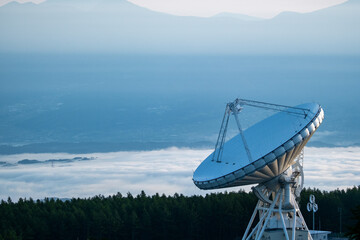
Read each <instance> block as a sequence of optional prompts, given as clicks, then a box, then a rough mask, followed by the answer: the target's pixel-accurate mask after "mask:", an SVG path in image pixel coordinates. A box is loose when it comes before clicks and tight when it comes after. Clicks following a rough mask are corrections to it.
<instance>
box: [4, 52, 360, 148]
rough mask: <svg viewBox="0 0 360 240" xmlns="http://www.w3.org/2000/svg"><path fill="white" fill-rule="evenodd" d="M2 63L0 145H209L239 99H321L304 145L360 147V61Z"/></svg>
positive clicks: (51, 59)
mask: <svg viewBox="0 0 360 240" xmlns="http://www.w3.org/2000/svg"><path fill="white" fill-rule="evenodd" d="M0 64H1V66H2V67H1V68H0V77H1V81H2V83H1V89H0V99H1V102H0V132H1V134H0V145H4V144H5V145H18V144H33V143H54V145H56V143H77V144H78V147H80V149H83V148H81V145H82V144H84V143H89V142H90V143H91V142H93V143H99V146H100V145H101V144H103V145H105V143H107V144H108V145H109V146H117V145H116V144H120V145H121V144H123V146H122V147H121V146H117V147H115V150H130V149H132V148H133V149H135V150H141V148H143V149H144V150H146V149H147V150H148V149H151V148H163V147H169V146H178V147H183V146H186V147H189V146H192V145H193V146H195V147H201V146H203V147H204V146H205V147H208V146H212V145H213V143H214V142H215V141H216V135H217V133H218V129H219V127H220V121H221V118H222V114H223V111H224V107H225V104H226V103H227V102H229V101H232V100H233V99H235V98H236V97H242V98H248V99H254V100H260V101H268V102H274V103H279V104H285V105H298V104H301V103H305V102H318V103H320V104H321V105H322V106H323V108H324V110H325V121H324V124H323V125H322V126H321V128H320V129H319V131H318V132H317V134H316V135H315V136H314V139H312V141H310V144H314V145H313V146H356V145H358V144H359V143H360V140H359V139H360V126H358V124H357V122H358V121H359V120H360V114H359V112H358V111H356V110H357V109H358V102H360V96H359V94H358V92H357V90H358V89H360V82H359V81H358V79H359V77H360V68H359V66H360V56H236V55H232V56H229V55H218V56H215V55H212V56H211V55H205V56H204V55H183V56H179V55H177V56H169V55H105V54H102V55H94V54H86V55H77V54H63V55H58V54H55V55H54V54H50V55H49V54H47V55H44V54H30V55H28V54H19V55H18V54H4V55H1V56H0ZM251 114H252V115H249V116H254V119H261V118H262V117H264V116H265V115H266V114H268V115H269V114H270V113H261V112H254V113H251ZM264 114H265V115H264ZM244 116H245V118H246V117H247V116H246V115H244ZM245 121H246V123H245V124H247V126H248V125H249V124H251V123H253V122H254V121H255V120H252V122H251V120H249V119H245ZM131 143H133V145H131ZM151 143H153V145H151ZM90 145H91V144H90ZM93 145H94V144H93ZM93 145H92V146H93ZM142 145H143V147H142ZM34 147H35V146H34ZM37 147H38V146H37ZM52 147H53V146H52ZM74 147H75V146H74ZM48 148H50V147H48ZM108 148H110V149H109V150H111V147H108ZM50 149H51V148H50Z"/></svg>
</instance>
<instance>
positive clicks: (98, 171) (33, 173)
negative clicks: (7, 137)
mask: <svg viewBox="0 0 360 240" xmlns="http://www.w3.org/2000/svg"><path fill="white" fill-rule="evenodd" d="M210 152H211V150H193V149H178V148H170V149H165V150H159V151H143V152H114V153H93V154H84V155H78V154H77V155H75V154H67V153H57V154H18V155H2V156H0V161H6V162H8V163H16V162H18V161H19V160H23V159H36V160H40V161H45V160H48V159H65V158H66V159H72V158H74V157H79V156H81V157H94V158H96V159H95V160H90V161H76V162H72V163H54V165H53V166H52V165H51V163H44V164H30V165H20V164H19V165H15V166H11V167H0V199H7V197H8V196H10V197H11V198H12V199H13V200H17V199H18V198H20V197H23V198H24V197H26V198H29V197H32V198H34V199H42V198H45V197H60V198H72V197H91V196H94V195H98V194H102V195H105V196H107V195H112V194H116V193H117V192H121V193H122V194H126V193H127V192H131V193H132V194H138V193H139V192H140V191H141V190H144V191H145V192H146V193H147V194H155V193H159V194H163V193H164V194H166V195H173V194H174V193H176V192H177V193H182V194H184V195H192V194H206V193H209V191H201V190H199V189H197V188H196V187H195V185H194V184H193V182H192V180H191V179H192V173H193V171H194V170H195V169H196V167H197V166H198V165H199V164H200V162H201V161H202V160H203V159H204V158H205V157H206V156H207V155H208V154H210ZM359 159H360V148H306V149H305V160H304V170H305V186H306V187H316V188H320V189H322V190H333V189H336V188H341V189H344V188H347V187H352V186H354V185H360V160H359ZM239 189H240V188H239V187H237V188H231V189H228V191H229V190H230V191H238V190H239ZM243 189H244V188H243ZM245 190H247V191H249V190H250V186H247V187H245Z"/></svg>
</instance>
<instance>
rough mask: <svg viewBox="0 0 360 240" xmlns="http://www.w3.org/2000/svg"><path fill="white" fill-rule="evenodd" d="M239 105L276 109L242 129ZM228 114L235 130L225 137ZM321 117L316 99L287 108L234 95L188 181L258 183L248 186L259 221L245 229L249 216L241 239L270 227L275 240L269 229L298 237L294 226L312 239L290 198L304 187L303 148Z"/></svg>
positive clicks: (217, 184) (227, 184)
mask: <svg viewBox="0 0 360 240" xmlns="http://www.w3.org/2000/svg"><path fill="white" fill-rule="evenodd" d="M244 107H259V108H262V109H270V110H276V111H278V113H276V114H274V115H272V116H270V117H268V118H266V119H264V120H262V121H260V122H258V123H256V124H254V125H253V126H251V127H249V128H247V129H246V130H243V129H242V127H241V123H240V115H241V113H240V112H241V110H242V109H243V108H244ZM231 115H234V117H235V120H236V124H237V126H238V129H239V134H238V135H236V136H235V137H233V138H231V139H230V140H228V141H226V133H227V128H228V122H229V118H230V116H231ZM323 119H324V111H323V110H322V108H321V106H320V105H319V104H316V103H307V104H302V105H298V106H296V107H289V106H284V105H277V104H271V103H265V102H258V101H252V100H245V99H236V100H235V101H234V102H231V103H228V104H227V105H226V109H225V114H224V117H223V121H222V124H221V127H220V132H219V136H218V140H217V143H216V146H215V150H214V152H213V153H211V154H210V155H209V156H208V157H207V158H206V159H205V160H204V161H203V162H202V163H201V164H200V165H199V167H198V168H197V169H196V171H195V172H194V175H193V181H194V183H195V185H196V186H197V187H198V188H200V189H204V190H208V189H219V188H227V187H234V186H243V185H248V184H259V185H258V186H257V187H256V188H253V190H254V192H255V194H256V196H257V197H258V198H259V202H258V204H257V207H256V209H255V211H254V214H255V215H256V212H257V211H259V223H258V224H257V225H256V226H255V228H254V230H253V231H252V232H249V230H250V227H251V226H252V223H253V220H254V218H255V215H253V217H252V219H251V220H250V223H249V226H248V229H247V230H246V232H245V235H244V238H243V239H261V237H262V236H263V235H264V231H265V233H266V232H267V231H268V230H269V229H271V234H273V237H275V239H279V238H278V236H277V235H276V234H275V235H274V233H276V231H275V232H274V229H275V230H276V229H280V230H281V231H283V232H284V234H281V235H283V236H284V239H295V238H296V239H298V235H296V234H295V230H296V229H298V232H300V235H299V236H301V234H304V232H305V233H306V234H305V235H306V236H308V237H307V238H306V239H311V236H310V234H308V229H307V226H306V224H305V221H304V220H303V217H302V215H301V213H300V210H299V207H298V204H297V202H296V201H295V198H296V197H299V194H300V192H301V189H302V185H303V171H302V157H303V154H301V153H302V150H303V148H304V146H305V144H306V143H307V142H308V141H309V139H310V138H311V136H312V135H313V134H314V132H315V131H316V129H317V128H318V127H319V125H320V124H321V123H322V121H323ZM300 179H301V180H300ZM289 229H291V230H292V232H291V233H289V232H288V231H289ZM301 231H303V233H301ZM268 232H269V231H268ZM289 234H290V235H291V237H289V236H290V235H289ZM279 236H280V235H279ZM280 239H281V238H280ZM304 239H305V238H304Z"/></svg>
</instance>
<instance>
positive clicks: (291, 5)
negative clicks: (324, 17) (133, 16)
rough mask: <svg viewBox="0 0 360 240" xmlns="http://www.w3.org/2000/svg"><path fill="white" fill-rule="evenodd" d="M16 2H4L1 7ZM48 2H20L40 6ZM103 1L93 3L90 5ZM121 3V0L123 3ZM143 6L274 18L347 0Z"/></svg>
mask: <svg viewBox="0 0 360 240" xmlns="http://www.w3.org/2000/svg"><path fill="white" fill-rule="evenodd" d="M11 1H12V0H0V6H1V5H4V4H6V3H8V2H11ZM43 1H44V0H18V2H34V3H40V2H43ZM94 1H95V2H97V1H101V0H89V1H88V2H94ZM119 1H121V0H119ZM128 1H129V2H132V3H134V4H137V5H139V6H142V7H145V8H148V9H151V10H154V11H159V12H164V13H169V14H173V15H179V16H199V17H210V16H213V15H216V14H218V13H222V12H230V13H239V14H245V15H249V16H254V17H260V18H272V17H274V16H276V15H277V14H279V13H281V12H284V11H291V12H299V13H307V12H312V11H316V10H319V9H322V8H326V7H330V6H333V5H337V4H340V3H343V2H346V1H347V0H128Z"/></svg>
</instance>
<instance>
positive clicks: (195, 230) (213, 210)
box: [0, 187, 360, 240]
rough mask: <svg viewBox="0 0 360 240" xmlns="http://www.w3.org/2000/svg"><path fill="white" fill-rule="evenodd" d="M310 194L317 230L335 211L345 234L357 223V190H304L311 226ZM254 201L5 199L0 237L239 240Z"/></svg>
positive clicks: (242, 195) (332, 222) (329, 225)
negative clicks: (313, 199)
mask: <svg viewBox="0 0 360 240" xmlns="http://www.w3.org/2000/svg"><path fill="white" fill-rule="evenodd" d="M310 194H314V195H315V196H316V202H317V203H318V205H319V211H318V212H317V213H316V219H317V220H316V221H317V223H318V222H319V218H320V221H321V229H324V230H330V231H333V232H338V231H339V224H338V223H339V219H340V218H339V216H340V215H339V212H338V208H342V219H343V231H346V230H347V227H349V226H353V225H354V224H355V220H354V219H351V210H352V209H354V208H355V207H356V206H358V205H360V187H354V188H352V189H348V190H346V191H343V190H335V191H331V192H321V191H320V190H312V189H305V190H304V191H303V192H302V195H301V200H300V205H301V210H302V213H303V215H304V217H305V220H306V221H307V223H308V225H309V226H311V225H312V222H311V221H312V218H311V217H312V215H311V214H310V213H308V212H307V211H306V203H307V202H308V198H309V195H310ZM256 201H257V199H256V197H255V196H254V194H252V193H246V192H243V191H240V192H237V193H234V192H231V193H218V194H209V195H206V196H190V197H188V196H183V195H179V194H175V195H174V196H165V195H158V194H156V195H154V196H147V195H146V194H145V193H144V192H142V193H141V194H139V195H137V196H132V195H131V194H127V195H126V196H123V195H122V194H120V193H118V194H117V195H114V196H109V197H104V196H96V197H93V198H89V199H71V200H66V201H65V200H64V201H61V200H54V199H45V200H44V201H41V200H37V201H34V200H32V199H29V200H24V199H20V200H19V201H18V202H17V203H13V202H12V201H11V199H8V200H7V201H2V202H1V204H0V239H1V240H2V239H6V240H10V239H237V238H239V237H241V236H242V234H243V233H244V231H245V228H246V225H247V222H248V220H249V218H250V216H251V214H252V211H253V209H254V207H255V204H256ZM317 228H318V225H317Z"/></svg>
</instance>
